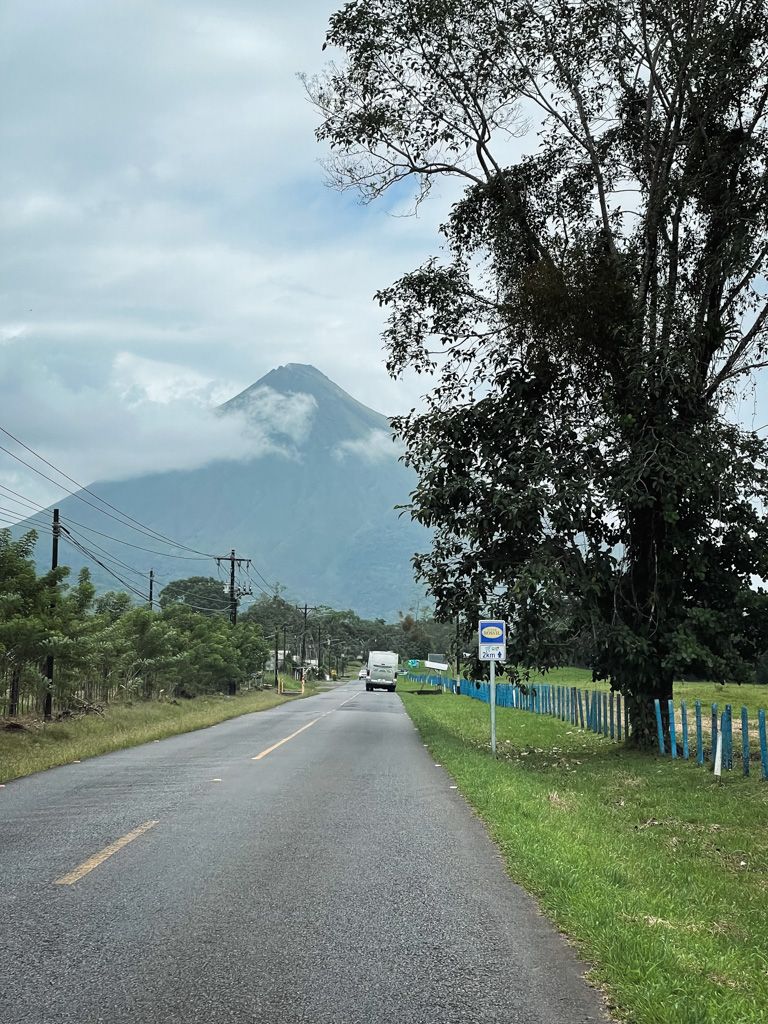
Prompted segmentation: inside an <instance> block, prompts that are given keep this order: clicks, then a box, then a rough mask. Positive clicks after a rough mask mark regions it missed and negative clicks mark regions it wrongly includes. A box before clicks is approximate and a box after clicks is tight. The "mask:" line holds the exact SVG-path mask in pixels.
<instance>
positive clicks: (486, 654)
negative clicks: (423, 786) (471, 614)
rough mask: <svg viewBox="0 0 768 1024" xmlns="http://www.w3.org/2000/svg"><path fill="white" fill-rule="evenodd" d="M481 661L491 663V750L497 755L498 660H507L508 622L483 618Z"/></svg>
mask: <svg viewBox="0 0 768 1024" xmlns="http://www.w3.org/2000/svg"><path fill="white" fill-rule="evenodd" d="M477 637H478V647H479V654H480V661H490V663H491V752H492V754H493V756H494V757H496V662H497V661H499V662H505V661H506V660H507V624H506V622H503V621H501V620H500V619H481V620H480V622H479V623H478V627H477Z"/></svg>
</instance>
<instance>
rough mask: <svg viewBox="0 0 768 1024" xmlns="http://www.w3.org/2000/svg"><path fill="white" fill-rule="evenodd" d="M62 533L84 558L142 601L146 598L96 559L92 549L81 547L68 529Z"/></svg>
mask: <svg viewBox="0 0 768 1024" xmlns="http://www.w3.org/2000/svg"><path fill="white" fill-rule="evenodd" d="M62 534H63V535H64V538H65V540H68V541H69V543H70V544H72V545H73V547H76V548H77V549H78V551H80V552H82V554H84V555H85V556H86V558H90V559H92V560H93V561H94V562H95V563H96V565H99V566H101V568H102V569H104V571H105V572H108V573H109V575H110V576H113V577H114V578H115V579H116V580H117V582H118V583H122V585H123V586H124V587H126V588H127V589H128V590H130V591H131V593H133V594H136V596H137V597H140V598H141V599H142V601H146V600H147V595H146V594H144V593H142V592H141V591H140V590H137V589H136V587H134V586H133V584H131V583H128V582H127V580H124V579H123V578H122V577H121V576H118V575H117V573H116V572H113V571H112V569H110V568H109V566H107V565H104V563H103V562H102V561H101V560H100V559H98V558H97V557H96V555H94V553H93V552H92V551H89V550H88V549H87V548H86V547H83V545H82V544H81V543H80V542H79V541H78V540H75V538H74V537H72V536H71V535H70V534H69V533H68V531H66V530H62Z"/></svg>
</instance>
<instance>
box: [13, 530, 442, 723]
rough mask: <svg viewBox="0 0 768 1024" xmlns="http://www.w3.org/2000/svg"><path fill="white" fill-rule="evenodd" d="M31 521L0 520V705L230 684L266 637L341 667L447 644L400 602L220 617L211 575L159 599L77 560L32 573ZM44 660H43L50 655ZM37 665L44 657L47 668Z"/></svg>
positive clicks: (150, 695) (284, 606)
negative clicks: (117, 585)
mask: <svg viewBox="0 0 768 1024" xmlns="http://www.w3.org/2000/svg"><path fill="white" fill-rule="evenodd" d="M36 540H37V536H36V534H35V532H34V531H30V532H29V533H27V534H25V535H24V536H23V537H21V538H20V539H18V540H14V539H13V538H12V536H11V533H10V531H9V530H1V531H0V716H6V717H14V716H17V715H19V714H21V713H25V712H30V713H37V714H41V715H42V714H43V713H44V710H45V707H46V697H49V706H51V707H52V710H53V713H54V714H61V713H67V712H68V711H69V710H71V709H72V708H73V707H76V706H78V705H86V706H87V705H88V704H92V703H101V704H103V703H106V702H108V701H110V700H113V699H115V698H123V699H125V698H132V699H141V700H151V699H157V698H158V697H161V698H191V697H195V696H197V695H199V694H205V693H216V692H224V693H235V692H236V691H237V690H238V688H241V687H244V686H250V685H258V684H259V683H260V682H261V681H262V679H263V674H264V669H265V667H266V665H267V663H268V662H269V660H270V658H273V657H274V650H275V647H277V648H278V651H279V653H280V656H281V657H282V658H283V660H284V661H285V662H287V664H286V665H285V666H282V665H281V666H280V667H281V668H282V667H289V666H290V667H293V666H300V665H301V659H302V656H303V658H304V663H305V665H313V666H314V671H315V673H316V674H318V675H326V674H330V673H331V672H332V671H333V672H337V673H339V674H341V673H343V672H344V671H345V670H346V668H347V667H348V665H349V663H350V662H357V661H360V660H362V661H364V660H365V659H367V657H368V652H369V651H371V650H394V651H397V652H398V654H399V655H400V656H401V658H403V659H408V658H419V659H423V658H426V657H427V655H428V654H429V653H432V652H435V651H440V652H446V653H447V652H448V651H449V650H450V645H451V636H452V627H451V626H450V625H446V624H441V623H437V622H435V621H434V620H433V619H431V618H426V619H423V620H421V621H419V620H417V619H416V618H414V616H413V615H412V614H411V613H410V612H407V613H405V614H401V615H400V616H399V621H398V622H397V623H387V622H385V621H384V620H383V619H374V620H368V619H362V618H360V617H359V616H358V615H357V614H356V613H355V612H353V611H351V610H348V611H337V610H335V609H333V608H331V607H329V606H319V607H312V608H307V610H306V615H305V611H304V607H303V606H299V605H296V604H293V603H291V602H289V601H287V600H285V599H284V598H283V597H282V596H280V594H279V593H277V594H274V595H263V596H261V597H260V598H259V599H258V600H257V601H255V602H254V603H253V604H252V605H251V606H250V607H249V608H247V609H246V610H244V611H243V612H241V614H240V615H239V616H238V620H237V623H236V624H235V625H233V624H232V623H231V622H230V619H229V610H230V605H229V594H228V593H227V592H226V591H225V588H224V587H223V586H222V583H221V580H218V579H215V578H213V577H203V576H194V577H190V578H188V579H185V580H175V581H173V582H171V583H169V584H168V586H166V587H165V588H164V590H163V591H162V592H161V593H160V597H159V605H160V607H159V609H158V610H153V609H151V608H150V607H149V606H148V605H135V604H134V603H133V601H132V598H131V597H130V596H129V595H128V594H126V593H124V592H113V591H110V592H108V593H105V594H100V595H97V594H96V590H95V587H94V585H93V583H92V582H91V578H90V573H89V571H88V569H82V570H81V571H80V573H79V575H78V578H77V583H75V584H72V583H69V582H68V577H69V573H70V570H69V568H67V567H66V566H59V567H58V568H57V569H54V570H51V571H49V572H46V573H42V574H39V573H38V572H37V569H36V567H35V562H34V559H33V551H34V546H35V542H36ZM49 659H52V663H51V662H50V661H49ZM47 668H52V672H51V678H49V676H48V674H47Z"/></svg>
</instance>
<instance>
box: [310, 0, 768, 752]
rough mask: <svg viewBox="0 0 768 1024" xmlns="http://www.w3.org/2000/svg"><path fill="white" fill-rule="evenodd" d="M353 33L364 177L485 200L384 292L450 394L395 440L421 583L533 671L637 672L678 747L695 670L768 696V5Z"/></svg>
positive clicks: (372, 1)
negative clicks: (679, 721) (415, 477)
mask: <svg viewBox="0 0 768 1024" xmlns="http://www.w3.org/2000/svg"><path fill="white" fill-rule="evenodd" d="M327 41H328V43H329V44H330V45H332V46H336V47H339V48H340V49H341V50H342V51H343V54H344V57H345V62H344V63H343V65H341V66H336V65H331V66H330V67H329V68H328V70H327V71H326V73H325V74H324V75H323V76H321V77H320V78H319V79H317V80H315V81H313V82H309V83H307V84H308V88H309V92H310V95H311V97H312V99H313V100H314V102H315V104H316V106H317V107H318V109H319V111H320V112H321V115H322V118H323V121H322V125H321V127H320V129H319V130H318V137H319V138H320V139H322V140H325V141H327V142H328V143H329V144H330V146H331V148H332V156H331V159H330V161H329V170H330V173H331V177H332V180H333V181H334V183H335V184H336V185H337V186H338V187H341V188H356V189H358V190H360V192H361V193H362V196H363V199H364V200H370V199H372V198H375V197H377V196H379V195H381V194H382V193H383V192H384V191H385V190H386V189H387V188H389V187H390V186H392V185H397V184H399V183H401V182H403V181H404V180H405V179H411V180H412V181H413V182H414V184H415V186H416V190H417V201H421V200H422V199H424V197H425V196H426V194H427V192H428V191H429V188H430V185H431V183H432V182H433V181H434V180H435V179H436V178H437V177H439V176H445V175H449V176H452V177H454V178H456V179H457V180H459V181H462V182H463V183H464V186H465V190H464V192H463V194H462V196H461V198H460V199H459V201H458V202H456V203H455V205H454V206H453V208H452V210H451V213H450V216H449V217H448V219H447V222H446V223H445V224H444V225H443V227H442V235H443V244H442V250H443V255H442V256H441V257H440V258H439V259H431V260H429V261H428V262H427V263H426V264H425V265H424V266H422V267H421V268H419V269H418V270H416V271H414V272H413V273H410V274H407V275H405V276H404V277H403V278H401V279H400V280H399V281H398V282H396V283H395V284H394V285H393V286H391V287H390V288H387V289H385V290H384V291H382V292H381V293H380V294H379V296H378V297H379V299H380V301H381V303H382V304H384V305H385V306H386V307H387V308H388V309H389V320H388V326H387V329H386V331H385V342H386V347H387V352H388V366H389V369H390V371H391V372H392V374H393V375H398V374H400V373H402V372H403V371H404V370H405V369H407V368H412V369H415V370H416V371H418V372H424V373H428V374H430V375H432V376H433V378H434V380H435V383H434V387H433V389H432V390H431V392H430V394H429V395H428V396H427V411H426V412H412V413H411V414H410V415H407V416H403V417H401V418H399V419H398V420H396V421H395V425H396V429H397V431H398V433H399V434H400V436H401V437H402V439H403V440H404V441H405V443H406V446H407V461H408V463H409V464H410V465H412V466H414V467H415V469H416V470H417V472H418V474H419V480H420V482H419V485H418V487H417V488H416V490H415V492H414V495H413V500H412V504H411V506H410V508H411V512H412V515H413V516H414V517H415V518H416V519H418V520H419V521H421V522H422V523H424V524H425V525H426V526H429V527H430V528H432V530H433V531H434V543H433V546H432V548H431V550H429V551H427V552H426V553H424V554H422V555H420V556H419V557H418V558H417V560H416V568H417V573H418V576H419V577H420V579H421V580H423V581H424V582H425V583H426V584H427V585H428V587H429V589H430V591H431V593H432V594H433V595H434V596H435V598H436V602H437V612H438V614H440V615H441V616H443V617H446V616H448V615H450V614H455V613H456V612H459V611H460V612H462V613H463V615H464V618H465V619H466V620H467V621H470V622H471V621H474V620H476V619H477V618H478V617H479V615H480V613H482V612H486V613H491V614H494V615H498V616H503V617H505V618H506V619H508V620H509V621H510V622H511V624H512V626H513V629H512V638H511V648H512V650H511V659H512V660H513V661H514V662H515V663H517V664H520V665H523V666H530V667H546V666H552V665H562V664H568V663H569V662H572V661H573V660H574V659H575V658H577V659H578V660H579V661H580V662H582V663H585V664H587V665H589V666H590V667H591V668H592V669H593V671H594V673H595V676H596V678H599V679H608V680H610V682H611V684H612V685H613V686H614V687H615V688H616V689H619V690H621V691H622V692H623V693H624V694H625V696H626V698H627V702H628V706H629V708H630V715H631V720H632V726H633V737H634V739H635V741H636V742H638V743H639V744H641V745H651V744H652V743H653V742H654V731H655V727H654V715H653V700H654V698H660V699H661V700H662V702H663V703H662V706H665V704H666V700H667V699H668V698H669V697H671V695H672V694H671V687H672V680H673V678H674V677H675V676H678V675H680V674H681V673H684V672H694V673H697V674H700V675H703V676H705V677H706V678H710V679H713V680H717V681H721V680H735V681H746V680H748V679H751V678H753V673H754V667H755V663H756V661H757V658H758V655H759V653H760V651H761V650H762V645H764V638H765V636H766V632H767V631H768V604H767V601H768V598H767V597H766V594H765V592H764V591H763V590H762V589H759V590H756V589H755V588H754V586H753V581H754V579H755V578H757V579H758V580H765V579H768V521H767V520H766V516H765V504H764V500H765V497H766V492H767V490H768V474H767V473H766V461H767V460H766V456H767V455H768V448H767V447H766V443H765V442H764V441H763V440H762V439H760V438H759V437H758V436H757V434H756V433H755V432H753V431H750V430H745V429H743V428H742V427H741V426H740V425H737V424H734V422H733V415H732V413H731V412H730V410H729V404H730V406H731V408H732V407H733V406H734V405H735V403H736V401H737V400H738V398H739V396H740V394H741V393H742V392H743V391H744V389H745V388H747V387H748V386H749V381H750V374H751V373H752V371H753V370H754V369H755V368H756V367H759V366H764V365H766V339H767V333H766V332H767V330H768V302H767V301H766V296H765V287H764V279H765V274H766V271H768V174H766V152H767V151H768V114H767V112H766V111H767V108H768V9H767V8H766V5H765V3H764V2H763V0H734V2H733V3H722V2H720V0H667V2H665V3H663V4H655V3H647V2H645V0H628V2H627V0H585V2H583V3H580V4H577V5H573V4H571V3H568V2H566V0H477V2H475V3H472V4H468V3H466V2H464V0H357V2H354V3H349V4H347V5H346V6H345V7H343V8H342V9H341V10H340V11H339V12H338V13H337V14H335V15H334V16H333V18H332V19H331V27H330V30H329V32H328V36H327ZM526 136H527V138H526ZM523 139H525V141H522V140H523Z"/></svg>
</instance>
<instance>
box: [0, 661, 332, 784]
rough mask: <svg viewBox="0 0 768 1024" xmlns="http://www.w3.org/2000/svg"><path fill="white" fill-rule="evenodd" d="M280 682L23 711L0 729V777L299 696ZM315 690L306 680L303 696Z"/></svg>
mask: <svg viewBox="0 0 768 1024" xmlns="http://www.w3.org/2000/svg"><path fill="white" fill-rule="evenodd" d="M283 682H284V684H285V687H286V689H285V692H284V693H283V694H278V693H276V692H275V691H274V690H249V691H243V692H241V693H239V694H237V695H236V696H234V697H228V696H225V695H224V694H221V693H215V694H207V695H204V696H201V697H197V698H195V699H194V700H181V701H177V700H165V701H160V700H155V701H138V702H134V701H130V700H129V701H124V702H117V703H113V704H110V705H109V706H108V707H106V708H104V710H103V712H102V713H101V714H93V713H91V714H87V715H82V716H79V717H76V718H70V719H66V720H63V721H58V722H47V723H43V722H41V721H40V720H39V719H37V718H35V717H34V716H27V717H26V718H22V719H20V720H18V721H17V722H16V723H15V728H13V729H12V730H0V783H4V782H8V781H9V780H10V779H15V778H19V777H20V776H22V775H31V774H32V773H33V772H40V771H44V770H45V769H47V768H55V767H56V766H57V765H61V764H69V763H70V762H72V761H84V760H85V759H86V758H87V757H95V756H97V755H98V754H106V753H108V752H109V751H112V750H123V749H124V748H126V747H136V746H139V744H141V743H151V742H152V741H153V740H161V739H165V738H166V737H167V736H176V735H178V734H179V733H183V732H193V731H194V730H195V729H205V728H207V727H208V726H210V725H216V723H217V722H224V721H226V720H227V719H229V718H237V717H238V716H239V715H247V714H250V713H251V712H253V711H266V710H267V709H268V708H272V707H275V706H276V705H277V704H284V703H285V702H286V701H289V700H295V699H296V697H301V696H302V693H301V689H291V687H293V686H294V685H296V684H295V681H294V680H293V679H292V678H291V677H283ZM316 692H317V690H316V689H315V688H314V686H313V685H312V684H310V685H308V686H307V687H306V688H305V693H304V696H311V695H312V694H314V693H316Z"/></svg>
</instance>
